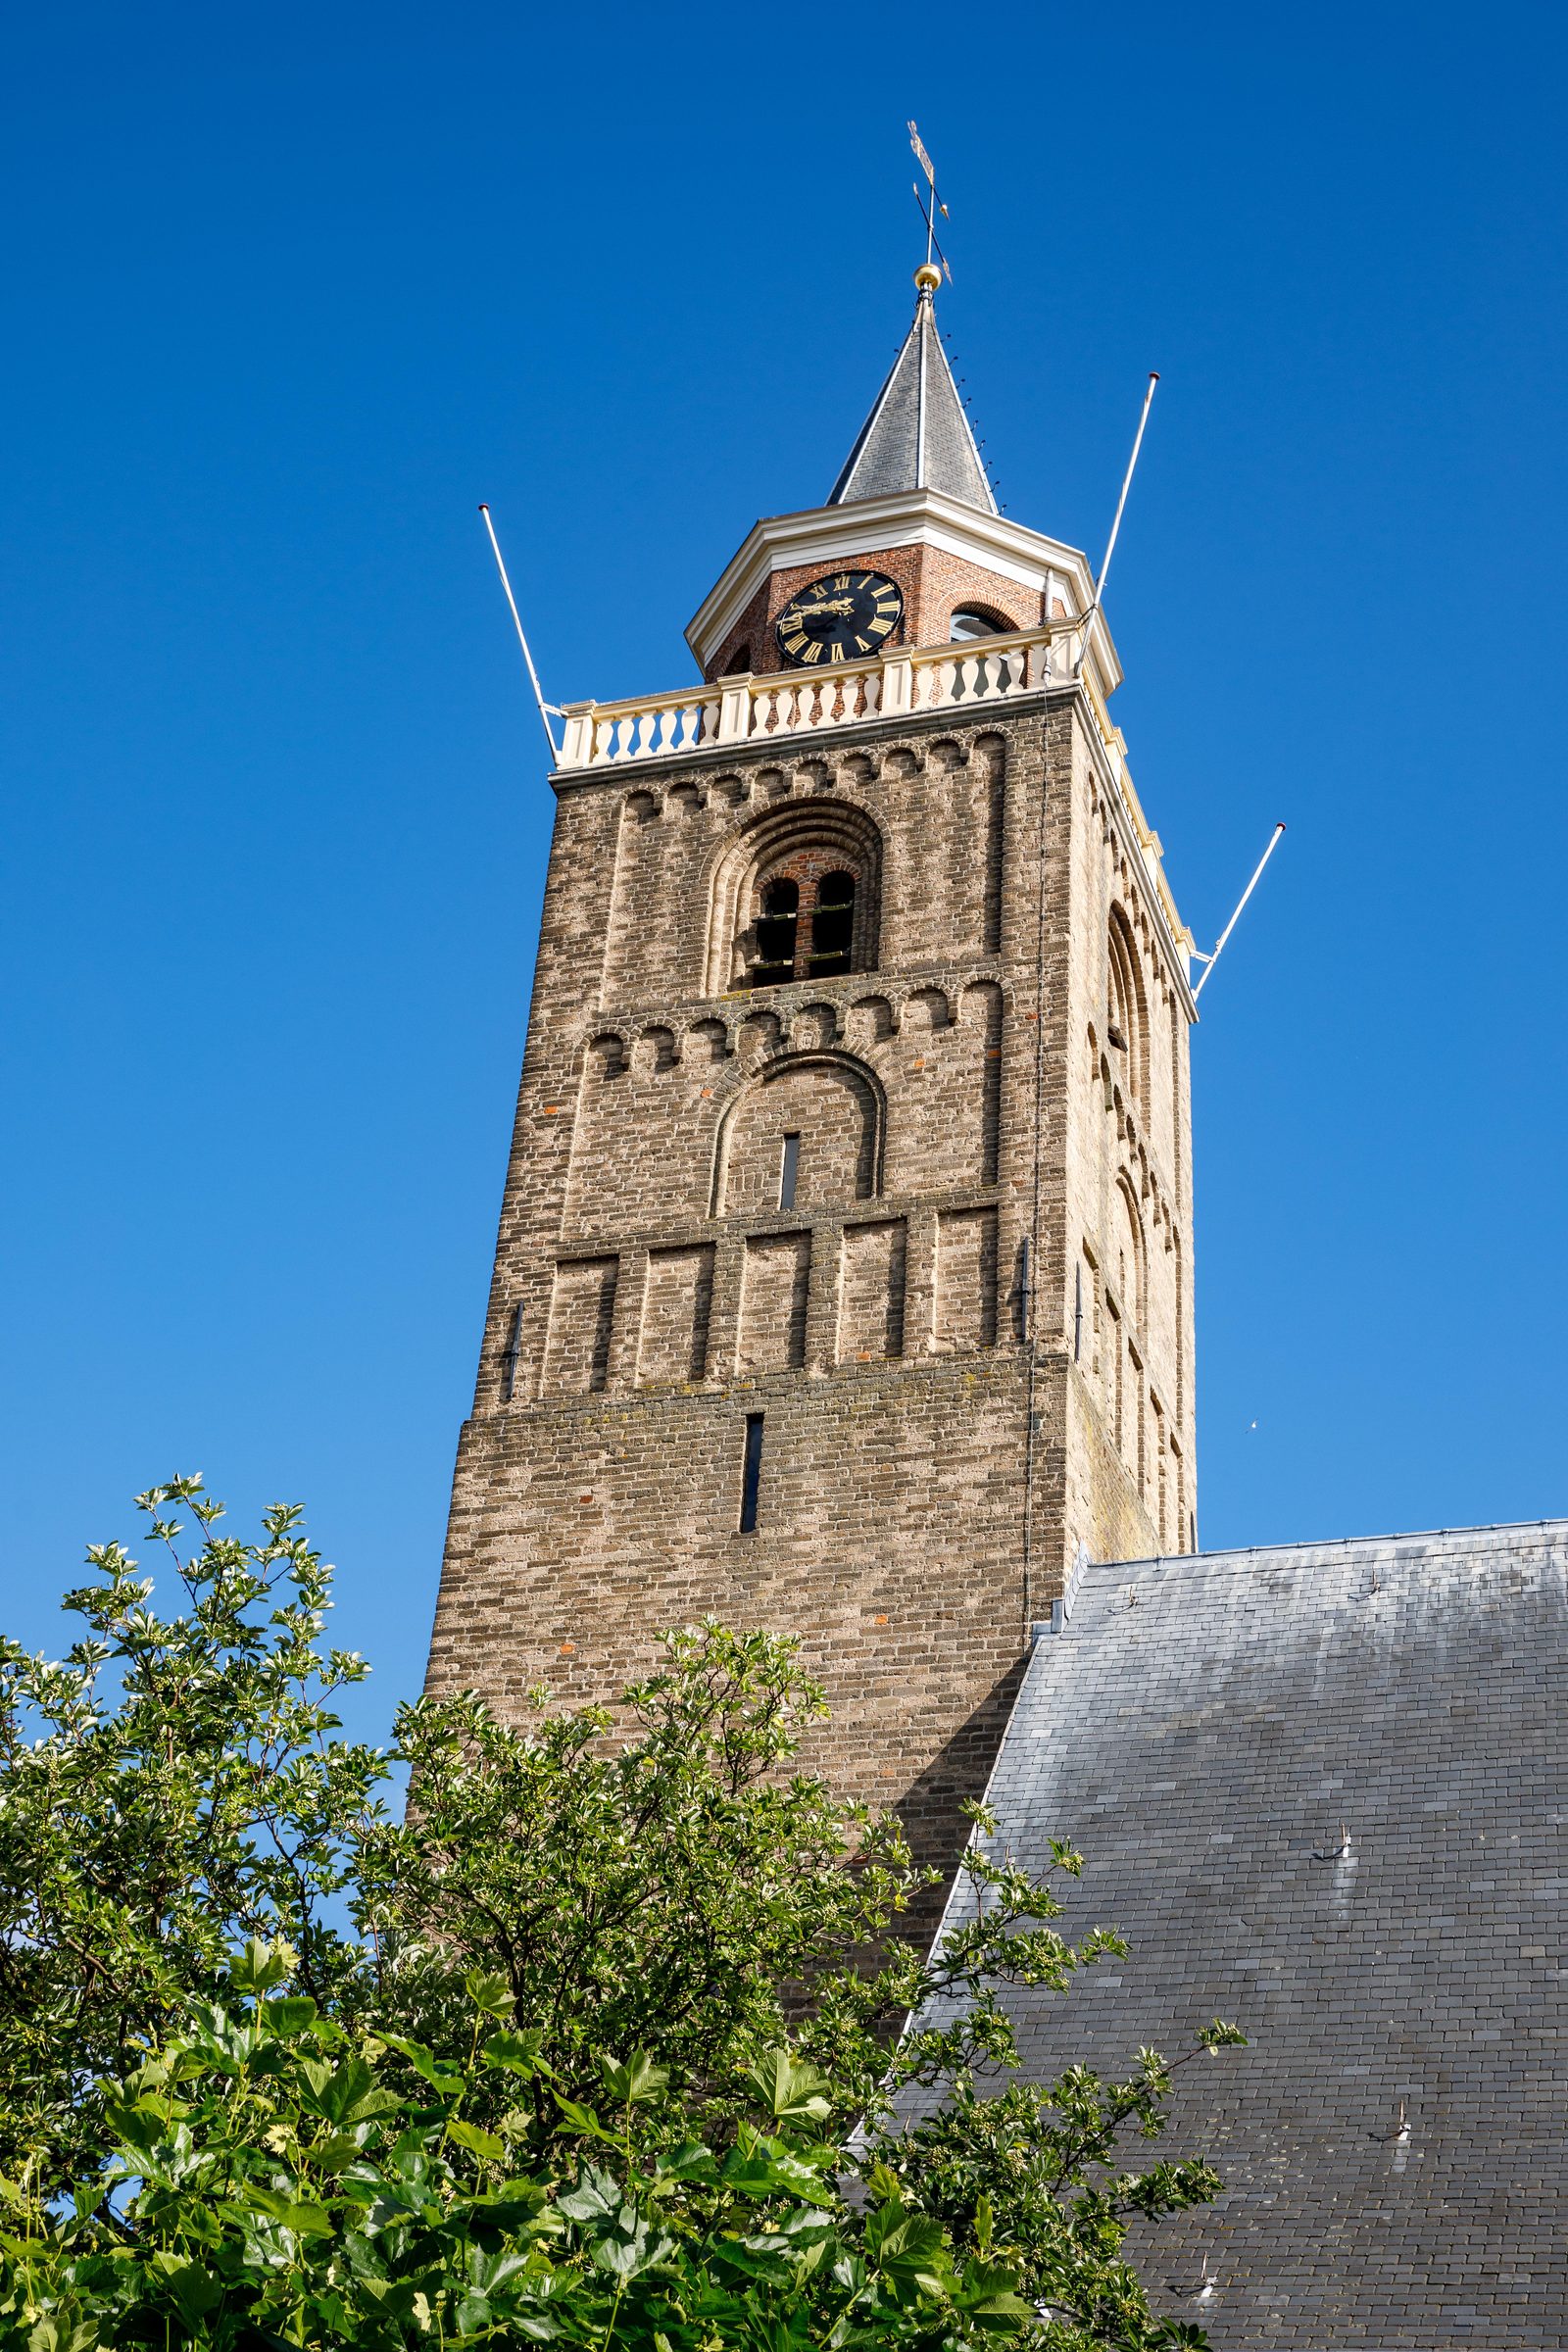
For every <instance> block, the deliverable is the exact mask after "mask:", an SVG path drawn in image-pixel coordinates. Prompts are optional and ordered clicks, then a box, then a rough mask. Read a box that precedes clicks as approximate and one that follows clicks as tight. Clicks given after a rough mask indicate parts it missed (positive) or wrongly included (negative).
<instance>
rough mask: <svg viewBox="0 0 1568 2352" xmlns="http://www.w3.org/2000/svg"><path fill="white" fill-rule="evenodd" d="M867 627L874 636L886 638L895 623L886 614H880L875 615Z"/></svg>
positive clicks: (867, 623)
mask: <svg viewBox="0 0 1568 2352" xmlns="http://www.w3.org/2000/svg"><path fill="white" fill-rule="evenodd" d="M865 625H866V627H867V628H868V629H869V630H870V631H871V633H872V635H873V636H875V637H885V636H886V635H887V633H888V631H889V629H891V628H892V626H893V623H892V621H891V620H890V619H889V618H888V617H887V615H886V614H885V613H875V614H873V615H872V617H871V619H869V620H868V621H867V622H866V624H865Z"/></svg>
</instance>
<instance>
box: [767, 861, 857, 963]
mask: <svg viewBox="0 0 1568 2352" xmlns="http://www.w3.org/2000/svg"><path fill="white" fill-rule="evenodd" d="M800 908H801V893H800V886H799V884H797V883H794V882H789V881H784V880H782V879H781V880H779V881H776V882H766V883H764V884H763V886H762V911H761V913H760V916H759V917H758V922H757V950H756V954H755V956H753V959H752V968H751V971H750V972H749V973H748V975H747V977H748V979H749V981H750V983H751V985H752V987H753V988H777V987H778V986H779V985H780V984H781V983H782V982H783V981H785V980H793V979H794V977H795V938H796V932H797V930H798V929H799V926H800V919H801V914H800ZM845 968H846V970H848V968H849V967H848V965H846V967H845Z"/></svg>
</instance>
